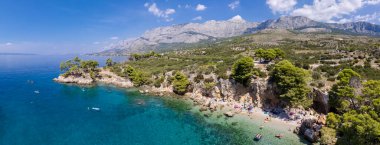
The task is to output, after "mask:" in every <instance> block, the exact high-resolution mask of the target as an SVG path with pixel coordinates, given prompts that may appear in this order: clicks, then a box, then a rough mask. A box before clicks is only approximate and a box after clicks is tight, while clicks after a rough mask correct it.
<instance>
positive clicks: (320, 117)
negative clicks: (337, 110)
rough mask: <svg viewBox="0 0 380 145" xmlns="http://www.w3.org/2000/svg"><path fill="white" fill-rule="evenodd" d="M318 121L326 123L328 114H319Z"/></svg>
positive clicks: (322, 123)
mask: <svg viewBox="0 0 380 145" xmlns="http://www.w3.org/2000/svg"><path fill="white" fill-rule="evenodd" d="M317 123H318V124H321V125H326V115H320V116H318V119H317Z"/></svg>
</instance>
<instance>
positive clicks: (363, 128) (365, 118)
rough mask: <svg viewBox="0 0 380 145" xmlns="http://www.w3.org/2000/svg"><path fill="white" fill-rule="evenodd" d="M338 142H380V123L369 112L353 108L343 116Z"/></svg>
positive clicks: (354, 144)
mask: <svg viewBox="0 0 380 145" xmlns="http://www.w3.org/2000/svg"><path fill="white" fill-rule="evenodd" d="M339 131H340V133H342V134H343V136H342V137H341V138H338V142H337V144H346V145H365V144H379V143H380V123H379V122H378V121H377V120H375V119H374V118H372V117H371V115H369V114H367V113H357V111H355V110H352V111H349V112H347V113H344V114H343V116H342V123H341V127H340V128H339Z"/></svg>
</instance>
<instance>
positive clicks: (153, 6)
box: [144, 3, 175, 21]
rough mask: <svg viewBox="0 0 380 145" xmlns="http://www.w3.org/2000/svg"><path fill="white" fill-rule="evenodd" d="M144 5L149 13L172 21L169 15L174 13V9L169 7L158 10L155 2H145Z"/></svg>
mask: <svg viewBox="0 0 380 145" xmlns="http://www.w3.org/2000/svg"><path fill="white" fill-rule="evenodd" d="M144 7H146V8H148V11H149V12H150V13H152V14H153V15H154V16H156V17H159V18H163V19H165V20H166V21H172V20H173V19H172V18H170V15H172V14H174V13H175V9H170V8H169V9H166V10H160V9H159V8H158V7H157V4H156V3H152V4H149V3H145V4H144Z"/></svg>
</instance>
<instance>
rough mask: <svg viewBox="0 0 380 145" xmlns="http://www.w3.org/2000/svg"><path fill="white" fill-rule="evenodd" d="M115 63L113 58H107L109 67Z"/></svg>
mask: <svg viewBox="0 0 380 145" xmlns="http://www.w3.org/2000/svg"><path fill="white" fill-rule="evenodd" d="M114 64H115V63H114V62H113V61H112V59H111V58H108V59H107V61H106V66H107V67H111V66H113V65H114Z"/></svg>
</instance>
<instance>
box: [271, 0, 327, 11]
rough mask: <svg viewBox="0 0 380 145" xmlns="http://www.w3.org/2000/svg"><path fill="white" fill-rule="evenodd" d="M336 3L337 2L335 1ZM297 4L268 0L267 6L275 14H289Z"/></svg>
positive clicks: (294, 1)
mask: <svg viewBox="0 0 380 145" xmlns="http://www.w3.org/2000/svg"><path fill="white" fill-rule="evenodd" d="M334 1H335V0H334ZM296 4H297V0H267V5H269V8H270V9H271V10H272V12H273V13H280V14H283V13H288V12H289V11H291V10H292V9H293V8H294V6H295V5H296Z"/></svg>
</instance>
